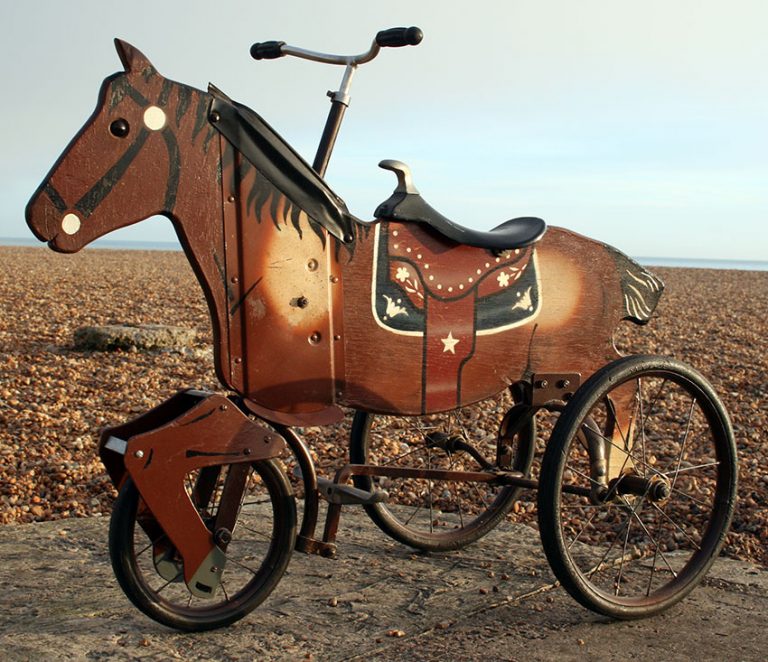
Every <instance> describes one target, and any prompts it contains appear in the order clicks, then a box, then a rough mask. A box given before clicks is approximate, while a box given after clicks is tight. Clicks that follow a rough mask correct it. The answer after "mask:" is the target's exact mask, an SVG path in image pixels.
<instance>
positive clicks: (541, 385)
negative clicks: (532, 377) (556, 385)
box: [536, 379, 549, 388]
mask: <svg viewBox="0 0 768 662" xmlns="http://www.w3.org/2000/svg"><path fill="white" fill-rule="evenodd" d="M547 386H549V382H548V381H547V380H546V379H540V380H539V381H537V382H536V388H547Z"/></svg>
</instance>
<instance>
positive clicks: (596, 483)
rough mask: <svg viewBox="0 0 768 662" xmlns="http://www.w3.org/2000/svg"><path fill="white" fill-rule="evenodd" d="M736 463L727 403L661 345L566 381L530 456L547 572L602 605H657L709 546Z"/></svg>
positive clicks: (640, 613) (702, 560) (724, 517)
mask: <svg viewBox="0 0 768 662" xmlns="http://www.w3.org/2000/svg"><path fill="white" fill-rule="evenodd" d="M601 460H602V461H603V462H602V467H603V468H601ZM736 473H737V468H736V446H735V443H734V439H733V432H732V430H731V425H730V422H729V420H728V415H727V413H726V411H725V408H724V406H723V404H722V402H721V401H720V399H719V398H718V397H717V395H716V394H715V392H714V390H713V389H712V387H711V385H710V384H709V383H708V382H707V381H706V380H705V379H704V378H703V377H702V376H701V375H700V374H699V373H697V372H696V371H694V370H693V369H692V368H690V367H688V366H687V365H685V364H683V363H680V362H679V361H675V360H672V359H668V358H663V357H652V356H632V357H628V358H625V359H620V360H618V361H616V362H614V363H611V364H609V365H608V366H606V367H604V368H603V369H601V370H600V371H598V372H597V373H595V375H594V376H593V377H591V378H590V379H589V380H588V381H587V382H586V383H585V384H584V385H583V386H582V387H581V388H580V389H579V390H578V391H577V392H576V394H575V395H574V397H573V399H572V400H571V402H570V403H569V404H568V406H567V407H566V409H565V411H564V412H563V414H562V415H561V417H560V419H559V421H558V422H557V424H556V426H555V429H554V431H553V434H552V438H551V440H550V442H549V444H548V447H547V450H546V453H545V456H544V460H543V463H542V469H541V488H540V491H539V529H540V532H541V538H542V543H543V546H544V551H545V553H546V555H547V558H548V560H549V562H550V565H551V566H552V570H553V572H554V573H555V575H556V576H557V578H558V579H559V580H560V582H561V583H562V584H563V586H564V587H565V589H566V590H567V591H568V592H569V593H570V594H571V595H572V596H573V597H574V598H575V599H576V600H578V601H579V602H580V603H581V604H582V605H584V606H586V607H588V608H589V609H592V610H594V611H596V612H599V613H601V614H605V615H607V616H611V617H614V618H623V619H629V618H640V617H644V616H650V615H652V614H656V613H658V612H660V611H662V610H664V609H666V608H668V607H669V606H670V605H672V604H674V603H675V602H677V601H678V600H680V599H682V598H683V597H685V595H687V594H688V593H689V592H690V591H691V590H692V589H693V588H694V587H695V586H696V584H698V582H699V581H700V580H701V579H702V578H703V577H704V574H705V573H706V572H707V570H708V569H709V567H710V566H711V565H712V563H713V562H714V560H715V558H716V556H717V554H718V552H719V551H720V549H721V547H722V545H723V542H724V540H725V535H726V532H727V530H728V526H729V524H730V521H731V517H732V514H733V508H734V502H735V498H736Z"/></svg>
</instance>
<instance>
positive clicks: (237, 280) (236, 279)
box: [232, 276, 240, 283]
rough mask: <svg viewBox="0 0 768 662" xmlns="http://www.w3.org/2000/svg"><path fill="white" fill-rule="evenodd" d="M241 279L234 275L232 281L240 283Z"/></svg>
mask: <svg viewBox="0 0 768 662" xmlns="http://www.w3.org/2000/svg"><path fill="white" fill-rule="evenodd" d="M239 281H240V279H239V278H238V277H237V276H232V282H233V283H238V282H239Z"/></svg>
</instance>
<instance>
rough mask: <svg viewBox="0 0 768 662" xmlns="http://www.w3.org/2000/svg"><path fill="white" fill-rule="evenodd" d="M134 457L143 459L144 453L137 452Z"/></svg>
mask: <svg viewBox="0 0 768 662" xmlns="http://www.w3.org/2000/svg"><path fill="white" fill-rule="evenodd" d="M133 457H137V458H139V459H141V458H142V457H144V451H136V452H135V453H134V454H133Z"/></svg>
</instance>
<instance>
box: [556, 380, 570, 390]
mask: <svg viewBox="0 0 768 662" xmlns="http://www.w3.org/2000/svg"><path fill="white" fill-rule="evenodd" d="M570 385H571V382H570V381H569V380H567V379H561V380H560V381H559V382H557V387H558V388H568V387H569V386H570Z"/></svg>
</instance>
